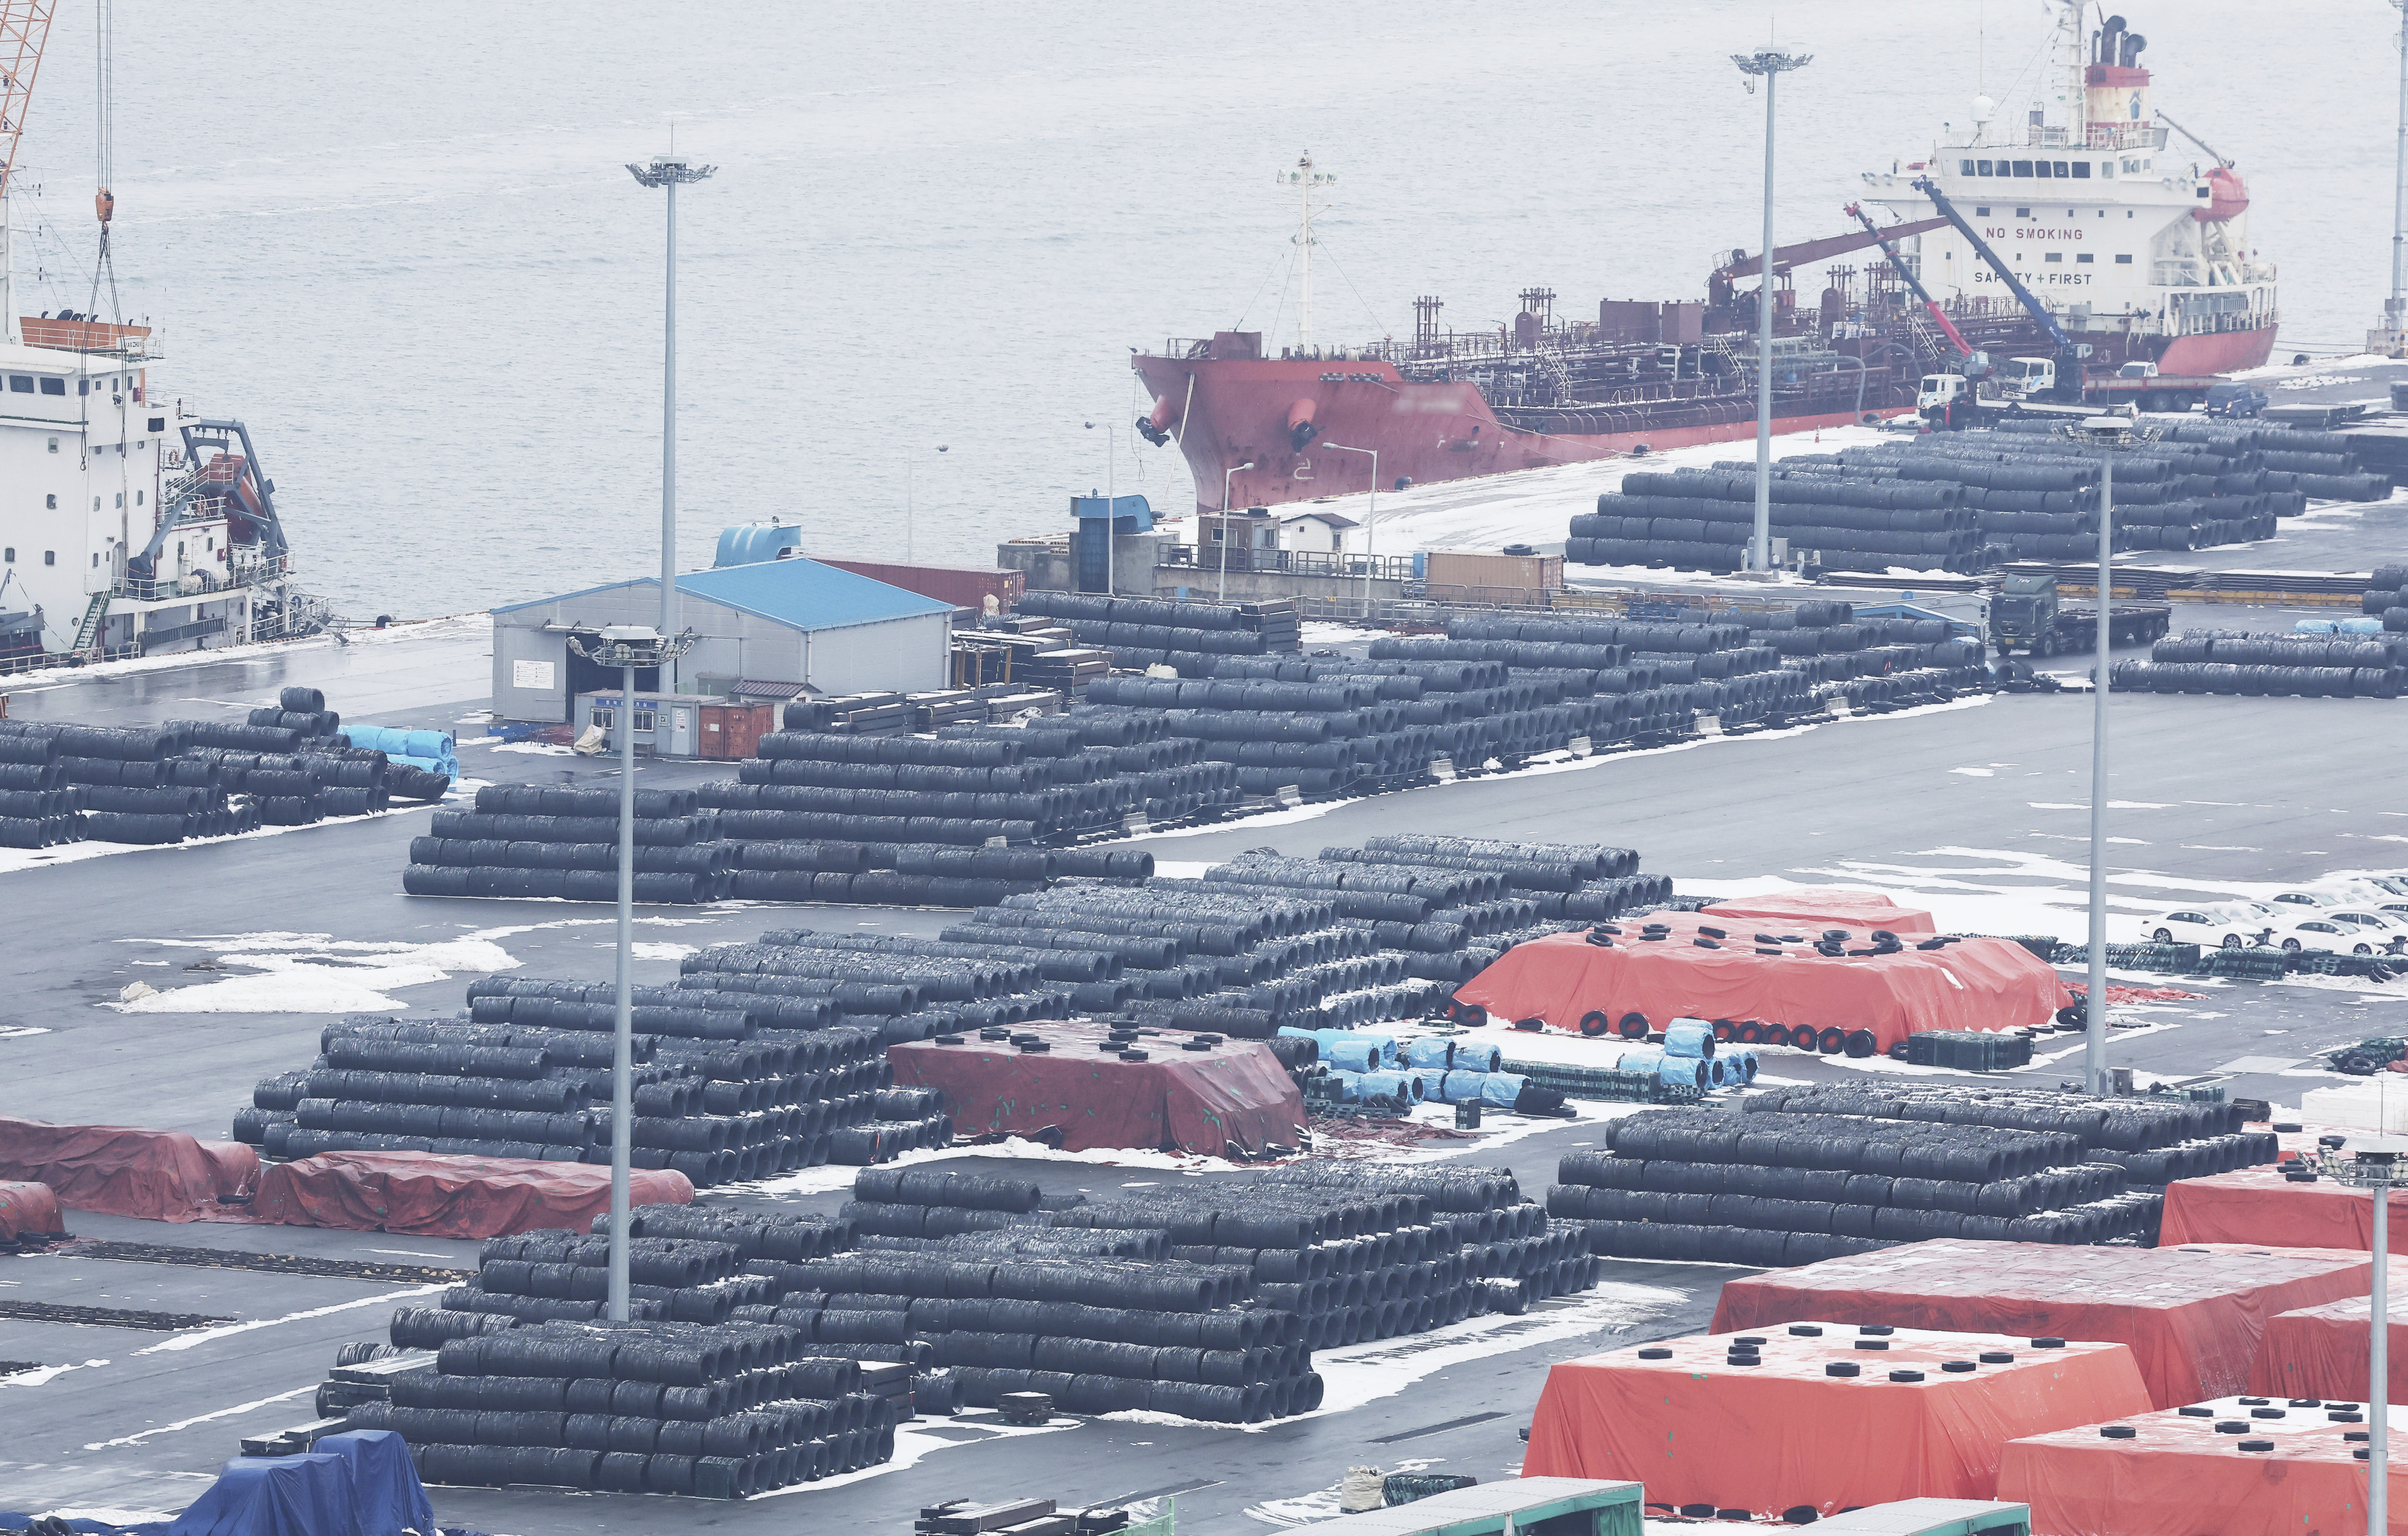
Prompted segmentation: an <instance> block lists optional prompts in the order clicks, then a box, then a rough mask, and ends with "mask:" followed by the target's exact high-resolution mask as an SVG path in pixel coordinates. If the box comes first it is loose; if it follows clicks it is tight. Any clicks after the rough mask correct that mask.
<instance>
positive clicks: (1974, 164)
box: [1965, 160, 1998, 176]
mask: <svg viewBox="0 0 2408 1536" xmlns="http://www.w3.org/2000/svg"><path fill="white" fill-rule="evenodd" d="M1965 164H1966V165H1967V166H1969V167H1970V168H1971V170H1972V173H1973V174H1974V175H1975V176H1996V175H1997V174H1998V172H1997V171H1995V170H1993V169H1992V168H1991V163H1990V162H1989V161H1986V160H1969V161H1967V162H1966V163H1965Z"/></svg>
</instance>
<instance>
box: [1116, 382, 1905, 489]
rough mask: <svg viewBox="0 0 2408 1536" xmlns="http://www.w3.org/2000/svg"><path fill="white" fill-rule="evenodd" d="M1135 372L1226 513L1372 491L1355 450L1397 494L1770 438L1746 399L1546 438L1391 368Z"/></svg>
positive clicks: (1820, 419)
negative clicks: (1705, 416) (1687, 418)
mask: <svg viewBox="0 0 2408 1536" xmlns="http://www.w3.org/2000/svg"><path fill="white" fill-rule="evenodd" d="M1134 362H1135V364H1136V367H1137V371H1138V375H1139V377H1140V378H1141V379H1142V380H1144V381H1145V384H1146V388H1147V389H1148V390H1149V391H1150V392H1151V393H1152V394H1153V395H1154V398H1155V399H1156V400H1157V401H1164V402H1168V409H1161V410H1158V411H1157V413H1156V419H1157V421H1159V422H1160V423H1161V424H1162V425H1163V426H1164V427H1165V428H1166V429H1167V430H1168V431H1169V433H1170V434H1171V435H1172V436H1173V437H1175V438H1177V439H1178V441H1179V444H1180V448H1181V451H1182V452H1184V453H1185V454H1186V457H1187V467H1188V468H1189V469H1190V470H1191V471H1192V472H1193V473H1194V474H1195V477H1196V496H1197V510H1204V511H1211V510H1218V509H1219V507H1220V505H1221V503H1220V497H1221V495H1222V492H1223V489H1224V487H1225V485H1226V489H1227V492H1228V495H1229V505H1231V506H1233V507H1268V506H1276V505H1278V504H1280V503H1282V502H1288V501H1302V500H1308V499H1310V498H1312V497H1314V496H1326V495H1347V494H1349V493H1355V492H1361V491H1368V490H1369V489H1370V488H1371V487H1372V485H1373V483H1374V480H1373V474H1372V465H1373V459H1372V456H1371V453H1370V452H1352V451H1351V450H1358V449H1368V450H1371V451H1374V452H1377V453H1378V455H1379V457H1378V461H1377V462H1378V479H1377V482H1376V483H1377V484H1378V485H1379V487H1380V489H1382V490H1383V491H1385V490H1394V489H1396V487H1397V483H1398V481H1409V482H1411V483H1412V484H1415V485H1428V484H1434V483H1437V482H1440V481H1454V480H1468V479H1470V478H1471V477H1473V476H1475V475H1499V474H1509V473H1512V472H1513V471H1515V470H1521V469H1543V468H1546V467H1551V466H1554V465H1560V464H1578V463H1583V462H1585V461H1589V460H1595V459H1602V458H1611V457H1613V456H1614V455H1615V454H1619V453H1627V452H1629V451H1630V450H1632V449H1633V448H1636V447H1639V446H1641V445H1645V446H1646V447H1648V448H1651V449H1656V450H1662V449H1667V448H1682V447H1687V446H1689V445H1691V444H1695V443H1709V442H1729V441H1733V440H1735V439H1739V438H1753V437H1754V436H1755V435H1756V413H1755V409H1754V406H1753V403H1752V401H1751V400H1750V399H1748V398H1744V397H1742V396H1739V395H1730V396H1727V397H1725V398H1724V399H1722V400H1719V401H1716V402H1713V408H1714V409H1717V410H1718V411H1719V413H1722V414H1725V415H1729V416H1731V417H1732V418H1733V419H1729V420H1723V421H1708V422H1698V423H1688V424H1661V425H1649V424H1648V423H1647V421H1646V419H1645V413H1644V408H1626V409H1622V410H1619V411H1613V410H1605V409H1600V410H1598V411H1595V412H1589V413H1585V414H1586V415H1587V416H1588V417H1589V419H1590V422H1591V423H1594V424H1597V425H1599V426H1603V425H1607V424H1608V423H1613V418H1614V417H1615V416H1617V415H1619V416H1623V417H1626V418H1627V421H1628V425H1627V426H1626V427H1622V428H1621V429H1619V430H1608V431H1597V432H1576V433H1561V432H1534V431H1528V430H1525V429H1521V428H1517V427H1513V426H1510V425H1508V424H1506V423H1503V422H1502V421H1500V420H1498V415H1497V413H1496V411H1495V410H1494V409H1491V408H1490V407H1489V404H1488V401H1487V399H1486V398H1485V397H1484V395H1482V394H1481V392H1480V390H1479V388H1478V386H1476V385H1473V384H1469V383H1460V382H1456V383H1421V382H1416V381H1414V380H1408V379H1406V378H1404V377H1403V376H1402V375H1400V374H1398V371H1397V370H1396V368H1395V367H1394V366H1391V365H1389V364H1387V363H1380V362H1337V363H1333V362H1323V361H1313V360H1310V359H1307V360H1300V361H1299V360H1289V359H1284V358H1282V359H1269V358H1265V359H1245V360H1239V359H1212V358H1192V359H1191V358H1169V357H1152V356H1142V355H1141V356H1139V357H1137V358H1136V359H1134ZM1304 402H1310V410H1309V412H1306V411H1303V410H1301V407H1302V404H1303V403H1304ZM1684 404H1690V405H1692V406H1693V409H1694V403H1690V402H1684ZM1775 409H1776V410H1778V409H1779V407H1778V406H1776V408H1775ZM1742 411H1743V412H1744V414H1743V415H1741V414H1739V413H1740V412H1742ZM1867 413H1868V414H1883V415H1889V414H1897V413H1898V408H1891V409H1886V410H1881V411H1875V410H1872V409H1868V412H1867ZM1299 414H1305V415H1308V416H1309V420H1310V423H1311V425H1312V428H1313V429H1314V431H1313V435H1312V438H1311V439H1310V440H1309V441H1307V442H1306V444H1305V446H1304V447H1302V448H1301V449H1299V448H1297V447H1295V446H1294V438H1295V436H1296V430H1295V427H1294V426H1293V425H1292V424H1291V423H1292V421H1294V420H1295V419H1296V418H1297V416H1298V415H1299ZM1855 420H1856V412H1855V411H1854V410H1853V409H1849V410H1841V411H1830V410H1821V411H1816V412H1813V413H1803V412H1799V413H1791V414H1785V415H1776V416H1775V418H1774V420H1773V423H1772V429H1773V430H1774V431H1775V432H1804V431H1810V430H1813V429H1814V428H1818V427H1827V426H1845V425H1847V424H1849V423H1852V422H1854V421H1855ZM1241 465H1251V466H1252V467H1251V468H1240V466H1241ZM1232 470H1234V471H1236V472H1235V473H1234V474H1231V473H1230V471H1232Z"/></svg>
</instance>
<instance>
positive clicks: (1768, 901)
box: [1705, 885, 1940, 939]
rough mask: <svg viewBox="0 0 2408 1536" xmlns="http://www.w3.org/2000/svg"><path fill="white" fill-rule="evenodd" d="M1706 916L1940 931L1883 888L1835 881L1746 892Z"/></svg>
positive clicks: (1904, 932) (1818, 926) (1862, 931)
mask: <svg viewBox="0 0 2408 1536" xmlns="http://www.w3.org/2000/svg"><path fill="white" fill-rule="evenodd" d="M1705 916H1706V918H1707V920H1708V921H1712V920H1713V919H1715V918H1722V917H1727V918H1731V919H1734V920H1745V921H1747V922H1751V923H1756V922H1762V923H1794V924H1799V925H1800V926H1804V925H1809V924H1811V925H1813V928H1814V930H1815V933H1820V932H1821V931H1822V930H1823V929H1825V928H1847V929H1849V930H1850V931H1852V932H1854V933H1856V935H1858V936H1859V937H1862V936H1863V935H1866V934H1870V933H1871V932H1872V931H1873V930H1874V929H1875V928H1879V929H1882V930H1883V931H1884V932H1886V933H1894V934H1896V935H1898V936H1899V938H1900V939H1904V938H1906V937H1908V936H1909V935H1916V936H1920V935H1924V934H1931V933H1937V932H1938V931H1940V930H1939V929H1937V928H1935V927H1933V926H1931V914H1930V913H1929V912H1918V911H1917V910H1915V909H1914V908H1913V907H1901V906H1899V905H1898V904H1897V903H1896V902H1894V901H1892V900H1891V899H1890V898H1889V897H1885V896H1884V895H1882V894H1881V893H1880V892H1879V891H1843V890H1842V889H1840V888H1839V887H1838V886H1836V885H1800V886H1799V887H1798V888H1797V889H1796V890H1794V891H1773V892H1770V894H1768V895H1765V896H1752V897H1742V898H1741V899H1739V900H1737V901H1725V902H1721V903H1718V904H1717V905H1715V906H1712V907H1709V908H1707V909H1706V911H1705ZM1807 937H1808V938H1810V939H1811V938H1813V937H1814V935H1813V934H1809V935H1807Z"/></svg>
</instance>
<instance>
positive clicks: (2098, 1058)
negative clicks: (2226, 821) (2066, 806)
mask: <svg viewBox="0 0 2408 1536" xmlns="http://www.w3.org/2000/svg"><path fill="white" fill-rule="evenodd" d="M2065 435H2066V436H2067V437H2068V438H2072V439H2073V440H2074V441H2075V442H2079V443H2085V444H2087V445H2088V446H2090V447H2092V448H2096V449H2097V450H2099V462H2100V476H2099V601H2098V605H2097V606H2098V609H2099V627H2098V630H2097V633H2096V637H2095V641H2094V643H2095V644H2096V645H2097V647H2098V653H2099V665H2098V668H2097V670H2096V672H2095V673H2094V674H2093V678H2094V681H2095V682H2096V683H2097V686H2096V687H2095V688H2094V689H2093V690H2092V692H2093V695H2094V696H2093V698H2092V699H2091V706H2090V944H2089V953H2090V982H2089V985H2090V993H2089V996H2088V997H2087V998H2085V999H2084V1010H2083V1011H2084V1014H2085V1019H2086V1022H2087V1028H2086V1029H2085V1031H2084V1041H2085V1043H2084V1046H2083V1053H2082V1066H2083V1076H2084V1078H2085V1080H2086V1081H2085V1086H2086V1087H2087V1088H2088V1089H2089V1091H2090V1092H2091V1093H2092V1094H2093V1095H2094V1096H2097V1097H2100V1098H2104V1097H2106V1096H2107V1094H2108V1093H2109V1092H2110V1091H2111V1084H2109V1082H2108V1078H2107V680H2108V668H2109V662H2110V660H2111V651H2110V647H2111V645H2112V638H2111V631H2110V628H2109V623H2108V621H2109V617H2110V609H2111V608H2112V606H2113V595H2114V572H2113V570H2112V569H2111V557H2112V556H2113V555H2114V551H2115V455H2116V454H2117V453H2119V452H2123V451H2125V450H2126V449H2128V448H2130V447H2132V446H2133V445H2134V444H2136V443H2142V442H2148V441H2152V440H2154V439H2155V438H2156V437H2157V434H2156V433H2154V432H2145V433H2144V432H2143V431H2141V430H2140V429H2139V428H2137V427H2136V426H2134V424H2133V423H2132V420H2131V418H2129V417H2127V416H2093V417H2090V418H2089V419H2087V420H2085V421H2084V422H2081V423H2076V424H2074V425H2071V426H2069V427H2067V428H2066V429H2065Z"/></svg>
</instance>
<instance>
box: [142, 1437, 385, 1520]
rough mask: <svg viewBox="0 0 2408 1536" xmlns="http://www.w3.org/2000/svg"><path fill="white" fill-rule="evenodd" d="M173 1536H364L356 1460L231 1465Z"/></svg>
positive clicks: (321, 1457)
mask: <svg viewBox="0 0 2408 1536" xmlns="http://www.w3.org/2000/svg"><path fill="white" fill-rule="evenodd" d="M167 1536H361V1530H360V1519H359V1500H358V1496H357V1494H356V1493H354V1491H353V1490H352V1487H351V1459H350V1458H349V1457H340V1456H336V1455H333V1454H332V1453H312V1454H310V1455H308V1456H269V1457H238V1458H236V1459H235V1460H233V1461H229V1462H227V1463H226V1464H225V1466H224V1468H223V1469H222V1471H219V1473H218V1480H217V1481H216V1482H215V1483H213V1484H211V1485H210V1486H209V1490H208V1492H207V1493H204V1494H202V1495H201V1496H200V1497H199V1498H198V1499H196V1500H193V1505H192V1507H191V1508H190V1509H187V1510H186V1511H184V1513H183V1514H179V1515H178V1516H176V1521H175V1524H173V1525H171V1526H169V1527H168V1528H167Z"/></svg>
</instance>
